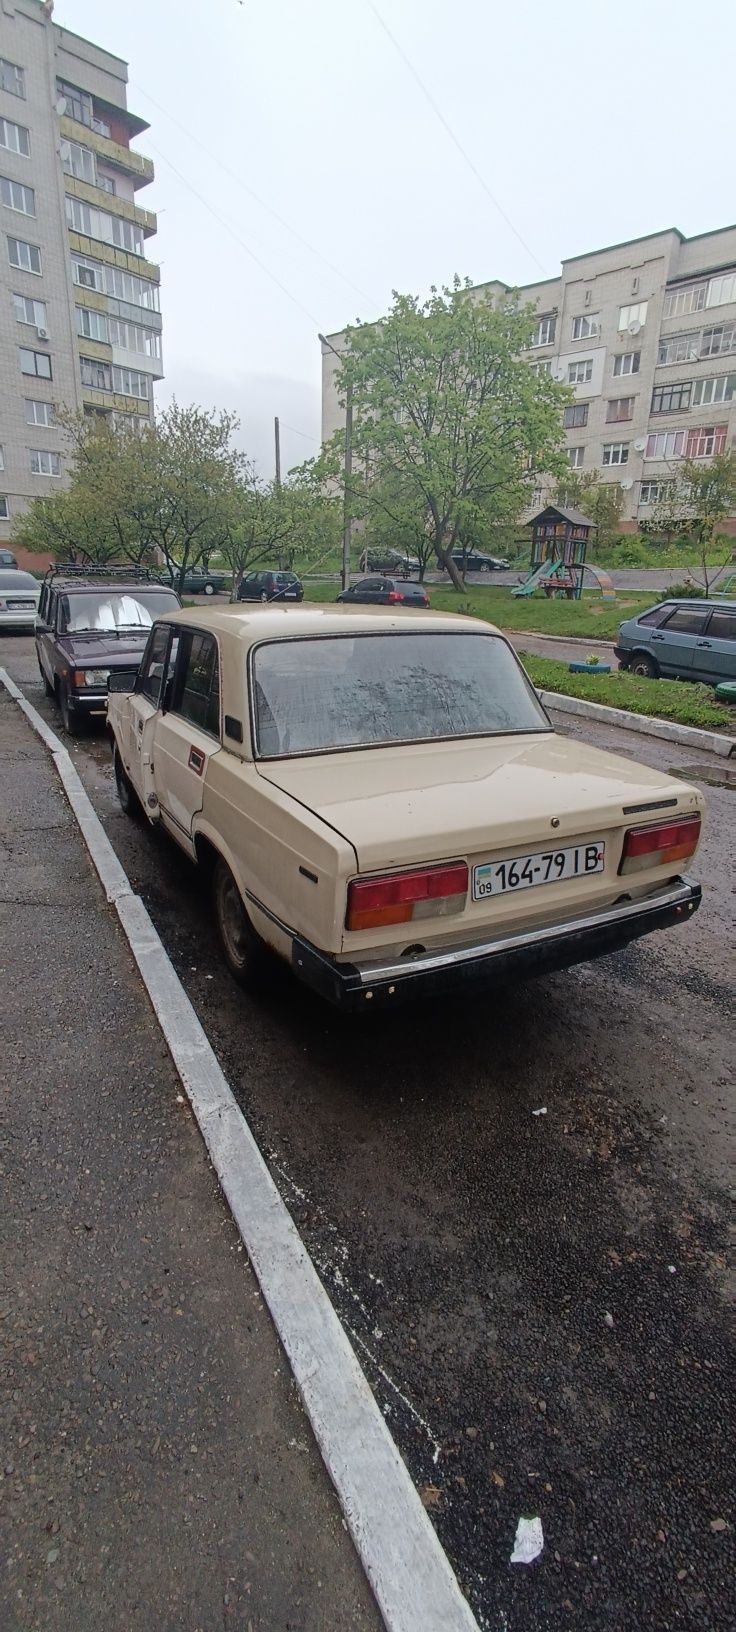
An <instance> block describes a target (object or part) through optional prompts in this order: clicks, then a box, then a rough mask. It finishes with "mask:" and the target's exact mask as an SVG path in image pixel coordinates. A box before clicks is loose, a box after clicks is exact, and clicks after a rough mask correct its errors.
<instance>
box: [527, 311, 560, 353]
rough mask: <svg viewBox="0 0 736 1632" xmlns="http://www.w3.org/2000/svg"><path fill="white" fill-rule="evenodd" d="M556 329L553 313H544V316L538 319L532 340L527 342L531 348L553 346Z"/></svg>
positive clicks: (555, 319)
mask: <svg viewBox="0 0 736 1632" xmlns="http://www.w3.org/2000/svg"><path fill="white" fill-rule="evenodd" d="M556 327H557V318H556V316H555V314H554V312H548V313H546V315H545V316H544V317H540V319H539V322H538V323H537V326H536V329H535V330H534V333H533V335H532V338H531V340H530V342H529V343H530V345H532V346H551V345H553V343H554V338H555V329H556Z"/></svg>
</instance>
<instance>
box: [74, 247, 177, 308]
mask: <svg viewBox="0 0 736 1632" xmlns="http://www.w3.org/2000/svg"><path fill="white" fill-rule="evenodd" d="M72 277H73V279H74V282H75V283H76V284H78V285H79V287H80V288H82V289H96V290H97V293H98V294H100V295H110V296H112V298H113V299H115V300H125V301H127V303H128V305H129V306H143V307H145V308H146V309H147V310H148V311H150V312H157V311H158V309H159V298H158V284H157V283H151V282H150V280H149V279H148V278H139V277H137V276H136V274H135V273H133V272H121V270H120V268H119V267H117V266H106V265H103V263H102V261H93V260H91V258H90V257H89V256H88V255H76V254H74V255H72Z"/></svg>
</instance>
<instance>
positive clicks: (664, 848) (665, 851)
mask: <svg viewBox="0 0 736 1632" xmlns="http://www.w3.org/2000/svg"><path fill="white" fill-rule="evenodd" d="M699 839H700V817H699V816H675V817H674V818H673V819H672V821H669V822H647V824H646V826H645V827H630V828H629V830H628V832H627V833H626V835H625V837H624V848H623V852H622V855H621V865H620V867H619V872H620V873H640V872H643V871H644V870H645V869H646V868H647V867H661V866H663V865H664V864H665V862H674V861H686V860H687V859H688V857H689V856H692V855H694V854H695V851H696V850H697V848H698V841H699Z"/></svg>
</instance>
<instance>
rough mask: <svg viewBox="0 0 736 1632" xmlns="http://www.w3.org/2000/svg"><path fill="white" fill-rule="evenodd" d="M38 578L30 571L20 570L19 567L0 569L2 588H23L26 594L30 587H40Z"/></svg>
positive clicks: (0, 585)
mask: <svg viewBox="0 0 736 1632" xmlns="http://www.w3.org/2000/svg"><path fill="white" fill-rule="evenodd" d="M40 587H41V586H40V584H39V582H38V579H37V578H34V577H33V574H32V573H30V572H20V571H19V570H18V568H17V567H15V568H8V569H7V570H5V569H0V589H16V590H17V589H22V590H23V592H24V594H27V593H28V590H29V589H40Z"/></svg>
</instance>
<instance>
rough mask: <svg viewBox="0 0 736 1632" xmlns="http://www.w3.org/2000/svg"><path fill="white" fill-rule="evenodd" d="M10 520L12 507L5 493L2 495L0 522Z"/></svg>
mask: <svg viewBox="0 0 736 1632" xmlns="http://www.w3.org/2000/svg"><path fill="white" fill-rule="evenodd" d="M9 520H10V506H9V504H8V501H7V499H6V498H5V495H4V494H3V493H0V521H9Z"/></svg>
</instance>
